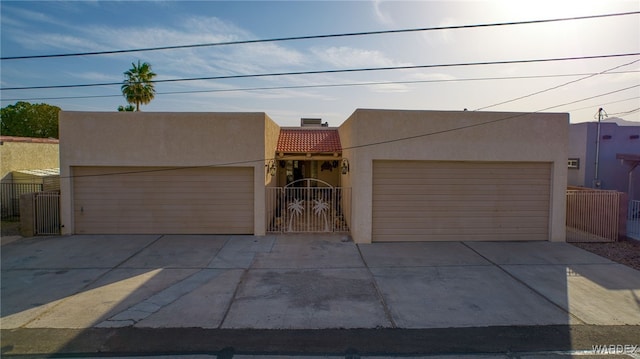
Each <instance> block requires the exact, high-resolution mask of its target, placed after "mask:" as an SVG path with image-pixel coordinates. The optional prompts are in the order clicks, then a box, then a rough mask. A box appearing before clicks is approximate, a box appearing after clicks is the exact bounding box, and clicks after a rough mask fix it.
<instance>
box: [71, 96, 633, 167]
mask: <svg viewBox="0 0 640 359" xmlns="http://www.w3.org/2000/svg"><path fill="white" fill-rule="evenodd" d="M636 87H640V85H634V86H630V87H625V88H622V89H618V90H614V91H610V92H606V93H603V94H599V95H595V96H590V97H587V98H583V99H579V100H575V101H571V102H567V103H563V104H560V105H554V106H551V107H547V108H544V109H540V110H536V111H533V112H525V113H516V114H509V115H507V116H506V117H501V118H497V119H494V120H490V121H484V122H480V123H474V124H471V125H464V126H459V127H453V128H448V129H446V130H440V131H433V132H428V133H422V134H418V135H414V136H406V137H401V138H395V139H390V140H384V141H378V142H370V143H365V144H362V145H355V146H349V147H343V148H342V149H343V150H352V149H358V148H365V147H372V146H378V145H383V144H389V143H395V142H401V141H407V140H413V139H417V138H424V137H430V136H435V135H440V134H444V133H449V132H455V131H460V130H465V129H469V128H474V127H480V126H485V125H489V124H493V123H497V122H502V121H507V120H512V119H515V118H519V117H523V116H528V115H530V114H534V113H540V112H543V111H547V110H550V109H554V108H558V107H562V106H566V105H570V104H574V103H577V102H582V101H587V100H591V99H594V98H598V97H602V96H607V95H610V94H613V93H617V92H622V91H626V90H629V89H632V88H636ZM275 159H276V158H275V157H265V158H261V159H255V160H245V161H233V162H225V163H217V164H211V165H203V166H188V167H177V168H175V167H174V168H161V169H158V168H154V169H148V170H139V171H126V172H114V173H102V174H96V175H80V176H77V175H70V176H61V177H60V178H62V179H64V178H79V177H97V176H116V175H127V174H137V173H150V172H160V171H176V170H181V169H193V168H212V167H225V166H238V165H248V164H251V163H265V162H267V161H269V160H275Z"/></svg>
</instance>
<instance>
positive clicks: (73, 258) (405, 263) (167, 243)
mask: <svg viewBox="0 0 640 359" xmlns="http://www.w3.org/2000/svg"><path fill="white" fill-rule="evenodd" d="M1 299H2V302H1V317H2V318H1V322H0V326H1V328H2V339H3V342H2V347H3V355H10V354H29V353H62V352H92V351H94V350H95V351H98V350H100V351H103V352H104V351H109V348H112V349H113V348H114V347H113V346H114V345H115V344H114V343H115V342H117V340H116V339H117V338H119V337H120V339H121V340H122V342H118V343H119V344H118V345H120V347H118V348H120V350H125V349H123V348H126V343H124V342H126V341H127V340H135V338H137V339H138V340H143V339H144V338H147V337H145V335H149V336H152V337H153V338H156V336H157V335H160V334H158V333H162V334H161V338H164V339H157V340H161V341H162V343H161V344H158V345H160V346H159V347H158V346H154V348H156V349H154V350H158V348H165V349H164V350H165V351H166V350H169V349H175V348H187V349H189V350H193V348H201V349H200V350H205V348H209V350H213V349H214V347H215V348H223V347H224V345H227V344H228V345H227V346H229V345H232V346H233V345H235V347H236V348H237V347H242V345H243V343H244V345H245V347H247V348H248V347H251V345H254V346H255V345H258V344H257V343H259V342H260V340H259V339H258V338H260V335H263V336H265V339H264V340H265V341H267V339H268V341H269V343H271V344H269V345H271V346H272V347H273V345H276V344H277V343H278V340H284V339H282V337H286V336H287V335H289V336H291V338H293V339H291V338H290V340H289V341H287V343H289V344H290V345H294V346H295V345H297V346H301V343H304V342H305V341H304V340H305V339H304V338H306V337H305V336H304V335H305V333H306V334H307V335H308V336H309V338H315V339H314V341H313V343H317V342H318V340H319V339H318V338H319V337H320V338H321V337H322V336H323V335H324V336H326V337H325V339H327V341H328V342H329V343H332V344H330V345H329V347H331V346H332V345H334V344H335V345H336V346H338V347H340V348H341V349H339V350H344V349H345V348H344V346H349V345H352V344H353V345H356V344H357V343H361V344H360V345H361V347H366V348H378V349H377V350H382V352H384V350H389V351H388V352H403V353H406V351H403V350H400V349H399V348H396V349H395V350H394V349H392V348H390V347H389V346H391V345H392V344H393V345H395V346H398V345H399V343H400V344H403V343H404V345H406V347H405V348H409V347H411V348H413V349H414V351H415V352H425V351H429V350H430V349H424V350H423V351H421V350H419V348H418V347H420V348H424V347H425V346H426V345H427V344H428V345H430V346H429V348H432V349H433V350H435V349H437V350H439V351H437V350H436V352H442V351H445V352H447V350H449V352H450V351H451V350H453V349H455V348H459V347H460V346H462V347H465V345H466V347H465V348H466V349H467V350H469V349H473V350H480V349H482V348H484V349H482V350H484V351H485V352H494V350H497V351H501V350H503V349H504V350H518V349H521V350H531V349H540V348H539V347H535V348H532V347H530V344H531V340H532V339H534V342H535V338H537V339H538V340H539V341H540V344H541V345H542V344H545V345H548V346H551V347H552V348H550V349H562V350H569V349H581V350H588V349H591V348H592V345H618V344H621V345H640V340H638V338H640V335H638V333H640V272H639V271H636V270H634V269H631V268H629V267H626V266H623V265H620V264H617V263H614V262H611V261H609V260H607V259H605V258H602V257H599V256H596V255H594V254H591V253H589V252H586V251H583V250H581V249H578V248H576V247H574V246H571V245H569V244H565V243H549V242H522V243H516V242H464V241H462V242H446V243H440V242H425V243H377V244H364V245H356V244H354V243H353V242H351V241H347V242H342V241H341V237H339V236H327V235H282V236H265V237H253V236H210V235H189V236H183V235H108V236H107V235H92V236H83V235H77V236H64V237H50V238H31V239H22V240H19V241H15V242H12V243H10V244H7V245H4V246H2V293H1ZM125 333H126V335H124V334H125ZM154 333H155V334H154ZM168 333H172V334H170V335H169V334H168ZM187 333H188V334H189V335H188V336H187ZM247 333H250V334H247ZM358 333H360V334H358ZM241 334H242V335H241ZM285 334H286V335H285ZM176 335H178V337H180V336H181V335H182V336H183V338H182V339H181V341H180V343H178V342H175V340H176V339H175V337H176ZM203 335H204V336H206V338H207V339H206V340H202V341H198V343H194V342H192V341H194V340H196V339H195V338H199V336H203ZM247 335H250V336H253V337H254V339H255V340H254V342H250V341H247V339H246V338H248V337H247ZM332 335H333V336H332ZM358 335H363V336H364V337H362V338H360V337H358ZM416 335H417V336H418V337H416V338H414V340H413V341H410V342H408V341H407V340H408V338H413V337H414V336H416ZM439 335H441V336H442V337H439ZM34 336H38V338H40V339H41V340H40V341H35V342H34V340H33V338H34ZM103 336H108V338H103ZM139 336H142V337H139ZM243 336H244V338H245V340H244V341H242V337H243ZM350 336H354V337H353V338H352V339H351V341H348V338H350ZM367 336H368V338H369V339H366V338H365V337H367ZM424 336H426V337H428V338H430V339H429V341H427V342H425V340H426V339H424V338H425V337H424ZM124 337H127V338H129V339H123V338H124ZM165 337H171V338H173V339H167V338H165ZM329 337H331V338H333V339H331V340H333V341H331V340H329V339H328V338H329ZM356 337H357V338H356ZM500 337H502V339H503V340H505V341H504V342H501V343H494V344H495V345H494V346H493V347H491V346H490V343H492V340H497V339H496V338H498V339H499V338H500ZM81 338H82V339H81ZM132 338H133V339H132ZM149 338H151V337H149ZM149 338H147V339H149ZM185 338H187V339H185ZM212 338H217V339H218V340H217V341H213V342H214V343H212V342H211V339H212ZM225 338H226V339H225ZM274 338H275V339H274ZM277 338H280V339H277ZM296 338H297V339H296ZM358 338H360V339H358ZM375 338H378V339H375ZM419 338H422V339H419ZM487 338H488V339H487ZM527 338H528V339H527ZM108 340H111V341H112V342H111V344H108ZM171 340H173V341H174V342H171ZM225 340H226V342H225ZM385 340H386V341H387V346H384V345H385V344H384V343H385ZM510 340H511V341H510ZM143 341H144V340H143ZM343 341H346V342H345V343H343V344H340V345H342V346H340V345H338V343H342V342H343ZM389 341H391V343H389ZM625 341H626V342H625ZM205 342H208V343H209V345H213V346H214V347H208V346H207V345H206V343H205ZM34 343H35V344H34ZM234 343H235V344H234ZM274 343H276V344H274ZM447 343H449V344H447ZM473 343H475V344H473ZM525 343H529V344H525ZM172 344H173V345H172ZM187 344H189V345H190V346H189V345H187ZM92 345H93V346H92ZM110 345H111V346H110ZM131 345H134V344H130V346H131ZM185 345H187V346H186V347H185ZM265 345H266V344H265ZM318 345H319V344H318ZM411 345H413V347H412V346H411ZM416 345H417V347H416ZM447 345H448V346H447ZM276 346H277V345H276ZM297 346H296V347H297ZM143 347H144V346H143V345H141V344H140V342H139V341H138V344H137V346H136V347H135V348H138V349H139V350H141V351H144V349H141V348H143ZM167 348H169V349H167ZM305 348H307V349H310V348H313V345H310V344H308V343H307V345H306V347H305ZM394 348H395V347H394ZM447 348H448V349H447ZM187 349H184V350H187ZM325 349H326V351H324V352H331V351H330V350H328V349H330V348H325ZM128 350H129V351H131V350H133V349H132V348H131V347H129V348H128ZM264 350H266V349H264ZM274 350H275V351H276V352H277V351H278V350H276V349H274ZM279 350H280V351H282V350H284V349H282V348H280V349H279ZM310 350H311V349H310ZM317 350H320V347H318V349H317ZM336 350H338V349H336ZM370 350H372V351H375V349H370ZM114 351H116V352H117V351H118V350H114ZM187 351H188V350H187ZM320 351H321V352H322V350H320ZM638 354H640V349H639V350H638Z"/></svg>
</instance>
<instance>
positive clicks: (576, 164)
mask: <svg viewBox="0 0 640 359" xmlns="http://www.w3.org/2000/svg"><path fill="white" fill-rule="evenodd" d="M568 165H569V166H568V167H569V168H573V169H578V168H580V159H579V158H569V162H568Z"/></svg>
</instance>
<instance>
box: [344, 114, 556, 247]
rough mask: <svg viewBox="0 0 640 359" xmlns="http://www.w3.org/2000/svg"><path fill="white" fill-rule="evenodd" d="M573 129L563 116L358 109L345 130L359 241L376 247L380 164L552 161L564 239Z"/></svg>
mask: <svg viewBox="0 0 640 359" xmlns="http://www.w3.org/2000/svg"><path fill="white" fill-rule="evenodd" d="M568 129H569V115H568V114H563V113H538V114H531V113H503V112H467V111H464V112H463V111H455V112H451V111H405V110H365V109H358V110H356V111H355V112H354V113H353V114H352V115H351V116H350V117H349V119H347V121H345V122H344V123H343V125H342V126H340V139H341V142H342V147H343V158H346V159H347V160H348V161H349V164H350V172H349V174H347V175H345V176H343V177H342V181H343V186H345V187H352V191H353V192H352V205H353V208H354V210H353V212H352V215H351V216H352V217H351V223H350V228H351V234H352V237H353V239H354V241H356V242H357V243H370V242H371V228H372V222H371V221H372V200H373V198H372V196H373V189H372V166H373V160H383V159H384V160H440V161H535V162H550V163H552V176H553V179H552V184H551V186H552V188H551V193H552V194H551V196H552V198H551V201H550V203H551V208H550V223H549V233H550V238H549V239H550V240H551V241H564V240H565V196H566V195H565V192H566V185H567V156H568V145H567V141H568ZM405 138H406V139H405ZM400 139H405V140H400ZM396 140H400V141H396ZM372 144H373V145H372Z"/></svg>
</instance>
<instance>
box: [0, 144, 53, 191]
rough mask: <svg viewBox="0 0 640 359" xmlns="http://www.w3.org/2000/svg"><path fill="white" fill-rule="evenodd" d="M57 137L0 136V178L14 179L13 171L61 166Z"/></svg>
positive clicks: (7, 180)
mask: <svg viewBox="0 0 640 359" xmlns="http://www.w3.org/2000/svg"><path fill="white" fill-rule="evenodd" d="M58 143H59V141H58V140H57V139H55V138H32V137H15V136H0V157H1V161H0V179H1V180H2V182H11V181H13V172H15V171H23V170H35V169H52V168H58V167H59V161H60V155H59V152H58Z"/></svg>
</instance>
